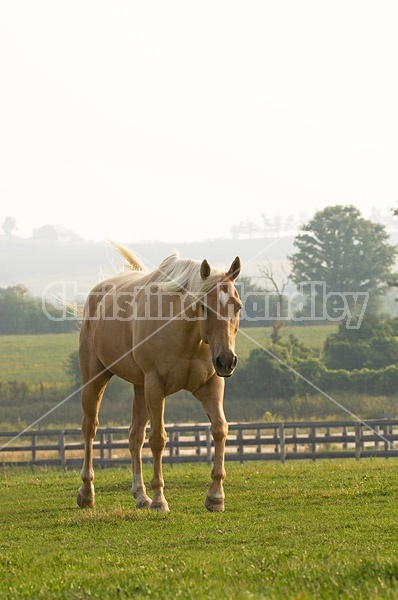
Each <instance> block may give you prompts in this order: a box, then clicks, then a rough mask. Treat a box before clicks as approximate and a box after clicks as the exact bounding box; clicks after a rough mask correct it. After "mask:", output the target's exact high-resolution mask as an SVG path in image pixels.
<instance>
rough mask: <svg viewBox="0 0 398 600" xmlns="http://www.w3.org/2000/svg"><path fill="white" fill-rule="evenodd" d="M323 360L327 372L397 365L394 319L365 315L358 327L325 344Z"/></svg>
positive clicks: (397, 338) (342, 328) (397, 332)
mask: <svg viewBox="0 0 398 600" xmlns="http://www.w3.org/2000/svg"><path fill="white" fill-rule="evenodd" d="M323 359H324V363H325V365H326V366H327V367H328V369H346V370H347V371H352V370H353V369H382V368H384V367H387V366H388V365H396V364H397V362H398V318H395V319H378V318H377V317H376V316H375V315H366V316H365V317H364V319H363V321H362V323H361V327H359V328H356V329H354V328H353V329H347V328H346V327H345V324H344V323H340V326H339V329H338V331H337V333H334V334H332V335H330V336H329V337H328V338H327V339H326V342H325V345H324V349H323Z"/></svg>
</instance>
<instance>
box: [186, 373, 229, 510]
mask: <svg viewBox="0 0 398 600" xmlns="http://www.w3.org/2000/svg"><path fill="white" fill-rule="evenodd" d="M194 395H195V396H196V398H198V400H200V401H201V403H202V405H203V408H204V410H205V411H206V413H207V416H208V417H209V419H210V422H211V432H212V435H213V439H214V464H213V470H212V472H211V477H212V479H213V483H212V484H211V486H210V489H209V491H208V492H207V496H206V502H205V506H206V508H207V509H208V510H211V511H216V512H222V511H223V510H224V488H223V482H224V479H225V468H224V454H225V440H226V438H227V434H228V423H227V421H226V419H225V415H224V408H223V397H224V379H222V378H221V377H218V375H213V377H211V379H209V381H207V383H205V385H203V386H202V387H201V388H199V389H198V390H196V392H195V393H194Z"/></svg>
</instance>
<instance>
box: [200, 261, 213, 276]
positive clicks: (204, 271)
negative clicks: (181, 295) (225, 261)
mask: <svg viewBox="0 0 398 600" xmlns="http://www.w3.org/2000/svg"><path fill="white" fill-rule="evenodd" d="M210 271H211V269H210V265H209V263H208V262H207V260H206V259H204V261H203V262H202V264H201V265H200V276H201V278H202V279H207V278H208V276H209V275H210Z"/></svg>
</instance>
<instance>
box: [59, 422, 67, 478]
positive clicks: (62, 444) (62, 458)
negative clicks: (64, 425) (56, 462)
mask: <svg viewBox="0 0 398 600" xmlns="http://www.w3.org/2000/svg"><path fill="white" fill-rule="evenodd" d="M58 452H59V458H60V461H61V466H62V470H63V471H66V455H65V431H60V432H59V434H58Z"/></svg>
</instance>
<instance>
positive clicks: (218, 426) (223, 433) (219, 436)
mask: <svg viewBox="0 0 398 600" xmlns="http://www.w3.org/2000/svg"><path fill="white" fill-rule="evenodd" d="M211 433H212V435H213V438H214V440H217V441H218V440H221V441H222V440H225V438H226V437H227V435H228V423H227V422H226V421H224V420H220V421H217V422H216V423H213V424H212V426H211Z"/></svg>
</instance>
